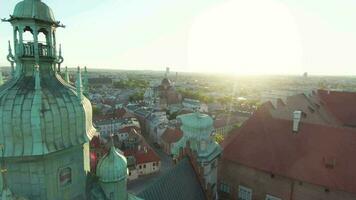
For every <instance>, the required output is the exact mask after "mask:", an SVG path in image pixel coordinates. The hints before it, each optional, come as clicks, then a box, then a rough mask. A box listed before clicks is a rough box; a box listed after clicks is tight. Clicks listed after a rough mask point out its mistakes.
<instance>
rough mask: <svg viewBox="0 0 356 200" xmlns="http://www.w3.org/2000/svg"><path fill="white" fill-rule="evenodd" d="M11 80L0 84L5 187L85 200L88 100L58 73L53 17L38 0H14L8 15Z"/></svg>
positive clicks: (49, 198)
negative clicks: (16, 0) (10, 32)
mask: <svg viewBox="0 0 356 200" xmlns="http://www.w3.org/2000/svg"><path fill="white" fill-rule="evenodd" d="M3 21H5V22H9V23H11V25H12V27H13V45H14V48H13V49H14V53H12V51H10V52H9V56H8V60H9V61H10V62H11V65H12V79H10V80H8V81H7V82H6V83H4V84H3V85H1V86H0V144H1V145H3V155H4V161H5V162H6V166H7V180H8V187H9V188H10V189H11V191H12V192H13V193H14V194H18V195H21V196H24V197H26V198H29V199H31V200H32V199H36V200H37V199H39V200H62V199H69V200H71V199H73V200H74V199H76V200H77V199H78V200H79V199H86V197H85V191H86V188H85V187H86V176H87V172H88V171H89V170H90V165H89V145H88V142H89V141H90V139H91V138H92V136H93V135H94V133H95V129H94V127H93V126H92V107H91V104H90V101H89V100H88V99H86V98H85V97H84V95H82V94H78V92H77V90H76V88H75V87H73V86H72V85H70V84H69V83H68V82H67V81H65V80H63V79H62V78H61V76H60V74H59V72H60V64H61V63H62V62H63V58H62V55H61V49H59V50H58V52H57V45H56V29H57V28H59V27H63V25H61V24H60V22H59V21H56V20H55V18H54V16H53V13H52V10H51V8H49V7H48V6H47V5H46V4H45V3H43V2H42V1H41V0H23V1H21V2H19V3H18V4H17V5H16V7H15V9H14V12H13V14H12V15H10V18H8V19H5V20H3ZM9 49H11V48H9Z"/></svg>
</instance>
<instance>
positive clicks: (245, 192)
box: [238, 185, 252, 200]
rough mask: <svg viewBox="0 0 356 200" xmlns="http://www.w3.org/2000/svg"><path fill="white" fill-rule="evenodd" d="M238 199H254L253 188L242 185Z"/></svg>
mask: <svg viewBox="0 0 356 200" xmlns="http://www.w3.org/2000/svg"><path fill="white" fill-rule="evenodd" d="M238 200H252V190H251V189H250V188H247V187H244V186H241V185H240V186H239V194H238Z"/></svg>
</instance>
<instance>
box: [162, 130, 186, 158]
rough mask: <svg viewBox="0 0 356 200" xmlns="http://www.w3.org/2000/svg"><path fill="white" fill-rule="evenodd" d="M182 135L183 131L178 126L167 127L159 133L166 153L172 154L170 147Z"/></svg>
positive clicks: (172, 146)
mask: <svg viewBox="0 0 356 200" xmlns="http://www.w3.org/2000/svg"><path fill="white" fill-rule="evenodd" d="M182 137H183V132H182V131H181V130H180V129H179V128H172V127H168V128H167V129H166V130H165V131H164V132H163V134H162V135H161V146H162V149H163V151H164V152H165V153H166V154H168V155H172V154H173V153H172V149H173V148H174V147H175V145H176V144H177V142H178V141H179V140H180V139H181V138H182Z"/></svg>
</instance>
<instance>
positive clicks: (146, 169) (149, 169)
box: [124, 144, 161, 176]
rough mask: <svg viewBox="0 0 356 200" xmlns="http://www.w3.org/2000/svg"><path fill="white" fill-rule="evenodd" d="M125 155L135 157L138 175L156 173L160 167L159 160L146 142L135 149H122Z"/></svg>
mask: <svg viewBox="0 0 356 200" xmlns="http://www.w3.org/2000/svg"><path fill="white" fill-rule="evenodd" d="M124 154H125V156H133V157H134V158H135V159H136V170H137V173H138V175H139V176H142V175H149V174H152V173H156V172H158V171H159V170H160V168H161V160H160V158H159V156H158V155H157V153H156V152H155V151H154V150H153V149H152V148H151V147H150V146H148V145H147V144H142V145H139V146H138V147H137V149H133V150H132V149H128V150H125V151H124Z"/></svg>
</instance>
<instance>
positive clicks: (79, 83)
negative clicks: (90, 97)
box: [76, 66, 83, 100]
mask: <svg viewBox="0 0 356 200" xmlns="http://www.w3.org/2000/svg"><path fill="white" fill-rule="evenodd" d="M76 86H77V95H78V98H79V99H80V100H83V85H82V73H81V71H80V67H79V66H78V70H77V81H76Z"/></svg>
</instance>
